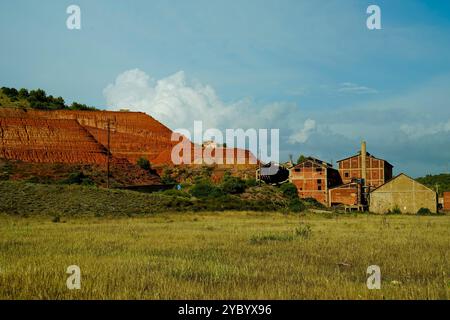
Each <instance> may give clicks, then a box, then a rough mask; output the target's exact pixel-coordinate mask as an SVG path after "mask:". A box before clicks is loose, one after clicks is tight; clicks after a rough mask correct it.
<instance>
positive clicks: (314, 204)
mask: <svg viewBox="0 0 450 320" xmlns="http://www.w3.org/2000/svg"><path fill="white" fill-rule="evenodd" d="M303 202H304V203H305V205H306V206H307V207H309V208H314V209H324V208H325V206H324V205H323V204H322V203H320V202H319V201H317V199H315V198H305V199H303Z"/></svg>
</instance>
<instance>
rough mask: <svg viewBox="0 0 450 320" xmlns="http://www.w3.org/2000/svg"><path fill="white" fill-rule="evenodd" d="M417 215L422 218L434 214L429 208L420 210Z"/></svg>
mask: <svg viewBox="0 0 450 320" xmlns="http://www.w3.org/2000/svg"><path fill="white" fill-rule="evenodd" d="M417 214H418V215H420V216H429V215H432V214H433V213H432V212H431V211H430V209H428V208H420V209H419V211H417Z"/></svg>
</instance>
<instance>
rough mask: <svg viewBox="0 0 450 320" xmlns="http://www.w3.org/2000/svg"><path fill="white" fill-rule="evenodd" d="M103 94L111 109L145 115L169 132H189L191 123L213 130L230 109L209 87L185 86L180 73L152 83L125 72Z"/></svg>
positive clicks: (138, 73)
mask: <svg viewBox="0 0 450 320" xmlns="http://www.w3.org/2000/svg"><path fill="white" fill-rule="evenodd" d="M103 94H104V96H105V98H106V102H107V103H108V105H110V106H112V107H113V108H115V109H120V108H126V109H130V110H134V111H142V112H146V113H147V114H149V115H151V116H153V117H155V118H156V119H158V120H159V121H161V122H162V123H164V124H165V125H167V126H169V127H170V128H172V129H175V128H190V127H191V126H192V125H193V122H194V120H203V122H204V123H205V125H207V126H210V127H217V125H218V121H219V120H220V118H221V117H222V116H223V115H224V113H226V112H227V111H228V110H229V108H233V106H225V105H224V104H223V103H222V102H221V101H220V100H219V98H218V97H217V95H216V93H215V92H214V90H213V89H212V88H211V87H210V86H208V85H202V84H200V83H188V81H187V79H186V76H185V74H184V72H183V71H179V72H177V73H175V74H173V75H171V76H168V77H166V78H163V79H160V80H156V81H155V80H154V79H151V78H150V77H149V76H148V75H147V74H146V73H145V72H143V71H141V70H139V69H133V70H128V71H125V72H123V73H122V74H120V75H119V76H118V77H117V78H116V81H115V82H114V83H113V84H109V85H108V86H107V87H106V88H105V89H104V90H103Z"/></svg>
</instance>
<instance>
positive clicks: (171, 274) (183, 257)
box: [0, 202, 450, 299]
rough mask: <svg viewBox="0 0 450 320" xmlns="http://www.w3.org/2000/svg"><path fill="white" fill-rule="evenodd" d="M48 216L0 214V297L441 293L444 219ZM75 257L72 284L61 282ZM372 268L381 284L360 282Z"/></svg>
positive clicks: (449, 244)
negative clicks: (75, 285) (76, 286)
mask: <svg viewBox="0 0 450 320" xmlns="http://www.w3.org/2000/svg"><path fill="white" fill-rule="evenodd" d="M113 203H114V202H113ZM112 205H113V204H112ZM52 220H53V219H52V217H51V216H40V215H35V216H31V215H30V217H28V218H24V217H21V216H17V215H5V214H3V215H2V214H0V299H213V298H217V299H448V298H449V285H450V282H449V272H450V259H449V254H450V237H449V230H450V217H449V216H433V217H425V216H402V215H399V216H388V217H385V216H376V215H351V216H350V215H348V216H341V215H337V216H335V217H333V218H327V217H322V216H317V215H313V214H309V213H308V214H306V215H290V214H289V215H286V214H280V213H258V212H222V213H212V212H206V213H201V214H200V213H172V214H153V215H147V216H140V217H133V218H128V217H91V216H88V217H86V216H85V217H73V216H64V217H62V218H61V219H60V221H59V222H57V221H55V222H52ZM252 239H253V240H252ZM255 239H256V241H255ZM74 264H75V265H78V266H80V268H81V273H82V275H81V277H82V279H81V290H68V289H67V287H66V279H67V277H68V275H67V274H66V273H65V272H66V269H67V267H68V266H69V265H74ZM374 264H375V265H379V266H380V268H381V278H382V284H381V286H382V287H381V290H369V289H367V287H366V279H367V275H366V270H367V267H368V266H369V265H374Z"/></svg>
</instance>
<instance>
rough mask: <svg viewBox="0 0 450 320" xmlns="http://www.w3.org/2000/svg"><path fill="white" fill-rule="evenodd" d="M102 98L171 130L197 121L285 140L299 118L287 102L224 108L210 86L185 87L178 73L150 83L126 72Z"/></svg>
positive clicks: (246, 102)
mask: <svg viewBox="0 0 450 320" xmlns="http://www.w3.org/2000/svg"><path fill="white" fill-rule="evenodd" d="M103 94H104V96H105V98H106V102H107V104H108V105H109V106H111V107H112V108H114V109H130V110H133V111H142V112H145V113H147V114H149V115H151V116H152V117H154V118H156V119H157V120H159V121H161V122H162V123H163V124H165V125H167V126H168V127H170V128H171V129H173V130H175V129H179V128H185V129H188V130H192V127H193V123H194V121H195V120H201V121H203V130H206V129H207V128H218V129H222V130H223V129H226V128H243V129H248V128H255V129H259V128H266V129H272V128H278V129H282V130H283V133H284V134H285V135H287V136H289V135H291V134H292V133H293V132H295V131H296V130H297V128H298V126H297V124H298V121H301V119H302V118H304V117H303V115H302V114H301V112H300V109H299V108H298V106H297V105H296V104H293V103H288V102H274V103H271V104H265V105H257V104H255V103H254V102H253V101H252V99H250V98H243V99H241V100H238V101H235V102H231V103H225V102H223V101H222V100H221V99H220V98H219V97H218V96H217V94H216V92H215V91H214V89H213V88H212V87H211V86H209V85H205V84H201V83H200V82H198V81H192V80H191V81H190V80H189V79H188V78H187V77H186V75H185V73H184V72H183V71H179V72H177V73H175V74H173V75H170V76H168V77H166V78H163V79H160V80H155V79H152V78H151V77H150V76H148V75H147V74H146V73H145V72H143V71H141V70H139V69H132V70H128V71H125V72H123V73H122V74H120V75H119V76H118V77H117V78H116V80H115V82H114V83H112V84H109V85H108V86H107V87H106V88H105V89H104V90H103ZM311 126H313V127H315V121H314V120H311V119H308V120H306V121H305V128H304V129H303V130H302V131H301V132H299V133H297V134H296V135H294V137H293V140H292V141H296V142H300V141H303V142H304V141H306V140H307V139H308V136H309V134H310V131H311V130H313V129H314V128H311ZM283 133H281V134H282V135H283ZM293 143H295V142H293Z"/></svg>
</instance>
